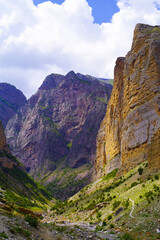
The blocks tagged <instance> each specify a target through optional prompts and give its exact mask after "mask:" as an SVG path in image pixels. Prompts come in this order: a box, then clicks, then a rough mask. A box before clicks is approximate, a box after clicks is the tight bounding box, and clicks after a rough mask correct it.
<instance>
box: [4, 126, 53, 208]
mask: <svg viewBox="0 0 160 240" xmlns="http://www.w3.org/2000/svg"><path fill="white" fill-rule="evenodd" d="M47 199H50V195H49V193H47V191H46V190H45V189H44V188H43V187H41V186H40V185H38V184H37V183H36V182H35V181H34V180H33V179H31V178H30V177H29V176H28V175H27V173H26V172H25V171H24V167H23V166H22V164H20V163H19V161H18V160H17V159H16V158H15V157H14V156H13V155H12V153H11V151H10V148H9V146H8V145H7V143H6V138H5V134H4V129H3V126H2V124H1V122H0V211H1V209H4V210H7V211H9V212H12V211H14V210H15V209H16V211H17V210H18V209H19V207H24V208H31V207H35V206H36V207H40V208H43V206H44V205H45V204H46V203H47ZM19 210H20V209H19ZM21 210H22V209H21Z"/></svg>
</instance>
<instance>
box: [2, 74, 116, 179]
mask: <svg viewBox="0 0 160 240" xmlns="http://www.w3.org/2000/svg"><path fill="white" fill-rule="evenodd" d="M111 90H112V86H111V85H109V84H106V83H105V82H104V81H103V82H102V81H100V80H99V79H96V78H94V77H91V76H84V75H82V74H79V73H78V74H75V73H74V72H73V71H71V72H69V73H68V74H67V75H66V76H63V75H58V74H51V75H49V76H48V77H47V78H46V79H45V80H44V82H43V84H42V85H41V87H40V88H39V90H38V91H37V93H36V94H35V95H33V96H32V97H31V98H30V99H29V100H28V102H27V104H25V105H24V106H23V107H22V108H21V109H20V110H19V112H18V114H17V115H15V117H14V118H12V119H11V120H10V121H9V123H8V124H7V127H6V136H7V140H8V143H9V144H10V146H11V149H12V151H13V153H14V155H15V156H16V157H17V158H18V159H19V160H20V161H21V162H22V163H23V164H24V165H25V166H26V169H27V171H28V172H29V173H30V174H31V175H32V176H34V177H35V178H36V179H39V180H40V179H42V178H43V177H44V176H48V177H47V182H48V181H54V179H53V178H51V179H50V178H49V174H51V173H52V172H53V171H54V170H55V169H56V168H57V166H56V164H57V162H58V161H61V159H64V158H65V161H64V164H63V166H62V168H66V167H70V168H75V169H76V168H79V167H81V166H83V165H84V164H87V163H89V164H92V163H93V162H94V159H95V152H96V151H95V148H96V135H97V132H98V129H99V126H100V122H101V121H102V119H103V117H104V115H105V111H106V106H107V102H108V99H109V97H110V94H111ZM75 177H76V176H75ZM82 178H83V177H82ZM49 179H50V180H49Z"/></svg>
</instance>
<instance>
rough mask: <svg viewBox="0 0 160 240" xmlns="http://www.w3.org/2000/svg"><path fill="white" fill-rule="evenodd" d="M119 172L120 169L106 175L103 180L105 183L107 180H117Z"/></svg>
mask: <svg viewBox="0 0 160 240" xmlns="http://www.w3.org/2000/svg"><path fill="white" fill-rule="evenodd" d="M117 171H118V168H117V169H115V170H113V171H112V172H110V173H108V174H107V175H105V176H104V177H103V178H102V179H103V181H105V180H109V179H112V178H115V177H116V174H117Z"/></svg>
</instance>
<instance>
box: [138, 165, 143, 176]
mask: <svg viewBox="0 0 160 240" xmlns="http://www.w3.org/2000/svg"><path fill="white" fill-rule="evenodd" d="M138 172H139V175H142V173H143V168H142V167H140V168H138Z"/></svg>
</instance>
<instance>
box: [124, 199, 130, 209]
mask: <svg viewBox="0 0 160 240" xmlns="http://www.w3.org/2000/svg"><path fill="white" fill-rule="evenodd" d="M128 207H129V198H128V199H127V200H126V201H125V202H124V209H125V210H126V209H127V208H128Z"/></svg>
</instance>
